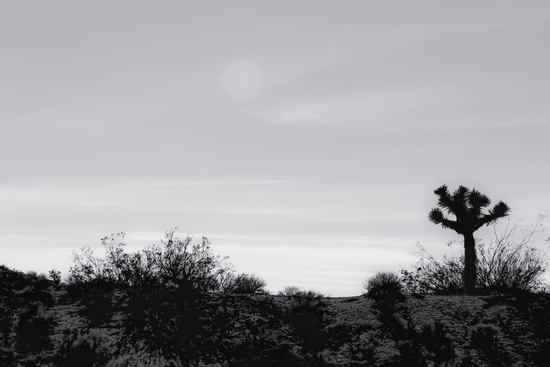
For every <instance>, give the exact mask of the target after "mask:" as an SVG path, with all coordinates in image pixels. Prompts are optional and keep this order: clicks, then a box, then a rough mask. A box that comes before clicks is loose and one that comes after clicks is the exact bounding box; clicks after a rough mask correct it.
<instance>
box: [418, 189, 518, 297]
mask: <svg viewBox="0 0 550 367" xmlns="http://www.w3.org/2000/svg"><path fill="white" fill-rule="evenodd" d="M434 193H435V194H436V195H437V196H439V201H438V203H437V205H438V206H439V208H432V210H431V211H430V214H429V216H428V218H429V219H430V221H432V222H433V223H435V224H441V226H442V227H443V228H445V229H447V228H450V229H452V230H453V231H455V232H456V233H458V234H461V235H462V236H464V273H463V279H464V286H465V287H466V291H467V292H471V291H472V290H473V289H474V288H475V285H476V280H477V267H476V266H477V256H476V243H475V239H474V232H475V231H477V230H478V229H479V228H481V227H482V226H484V225H489V224H491V223H494V222H496V221H497V220H498V219H500V218H503V217H505V216H507V215H508V214H509V212H510V208H509V207H508V205H506V203H504V202H502V201H499V202H498V204H496V205H495V206H494V207H493V209H491V210H489V211H488V213H483V212H482V210H483V209H485V208H486V207H488V206H489V205H490V204H491V200H489V198H488V197H487V196H485V195H483V194H481V193H480V192H479V191H477V190H476V189H475V188H474V189H473V190H470V189H468V188H467V187H464V186H460V187H459V188H458V189H457V190H456V191H455V192H453V193H452V194H450V193H449V191H448V189H447V185H442V186H441V187H439V188H438V189H437V190H435V191H434ZM440 208H441V209H444V210H445V211H446V212H447V213H448V214H452V215H454V216H455V217H456V220H452V219H449V218H448V217H446V216H445V215H444V214H443V212H442V210H441V209H440Z"/></svg>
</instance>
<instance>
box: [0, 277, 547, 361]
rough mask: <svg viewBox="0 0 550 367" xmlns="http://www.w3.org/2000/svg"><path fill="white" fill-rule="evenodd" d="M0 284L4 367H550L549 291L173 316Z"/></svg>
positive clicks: (204, 307) (38, 287)
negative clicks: (543, 293) (148, 320)
mask: <svg viewBox="0 0 550 367" xmlns="http://www.w3.org/2000/svg"><path fill="white" fill-rule="evenodd" d="M2 276H3V277H2V279H3V282H2V287H1V297H2V299H1V301H0V305H1V306H2V307H1V309H2V313H1V317H2V319H1V327H2V329H1V332H2V339H1V342H2V344H1V347H2V349H1V352H0V365H2V366H39V365H41V366H168V365H178V364H177V363H175V362H176V361H183V362H182V363H181V364H179V365H192V366H548V365H550V359H549V357H550V348H549V347H550V345H549V340H550V339H549V326H550V309H549V307H548V305H549V304H550V302H549V299H548V296H547V295H529V294H517V295H504V294H491V295H479V296H435V295H428V296H416V297H412V296H410V297H407V298H406V299H403V300H400V301H396V302H374V301H372V300H369V299H367V298H365V297H363V296H358V297H345V298H325V297H322V296H320V295H318V294H315V293H313V292H301V293H298V294H296V295H294V296H273V295H266V294H257V295H245V294H243V295H225V296H220V295H205V296H204V297H201V298H200V302H199V303H196V304H195V306H193V304H192V303H185V302H187V301H185V302H184V303H185V306H181V305H180V306H178V307H179V308H178V310H180V311H178V312H179V313H174V314H171V313H170V312H171V311H166V310H168V309H169V310H172V308H171V307H172V306H173V305H166V304H163V305H162V306H161V304H160V303H159V305H158V308H155V311H152V310H151V309H143V310H141V311H140V313H136V312H134V311H133V310H130V309H129V308H128V307H129V306H128V304H125V303H124V302H115V301H116V298H117V297H118V296H117V294H116V292H115V293H112V294H111V297H112V298H111V299H107V300H106V299H105V298H101V297H99V298H94V297H86V296H83V295H82V294H81V293H78V292H75V291H74V290H71V289H70V288H67V287H66V286H63V285H55V284H53V283H52V282H50V281H48V280H44V279H41V280H40V279H39V278H40V277H38V278H36V275H35V276H34V278H33V277H32V276H28V275H23V274H21V273H17V272H14V271H10V272H9V273H8V271H7V269H5V268H4V269H3V273H2ZM48 295H50V296H48ZM102 299H103V301H102ZM155 307H157V306H155ZM162 307H164V308H162ZM166 307H169V308H166ZM182 307H184V308H185V310H184V311H181V309H182ZM140 315H144V316H143V320H146V319H147V317H149V318H151V317H156V318H157V319H155V320H157V321H158V323H157V324H156V325H153V326H151V325H149V324H147V323H146V322H145V321H143V320H141V321H140V320H138V319H139V318H140V317H141V316H140ZM140 322H141V324H140ZM136 325H138V326H140V325H141V326H140V327H141V329H139V330H138V329H132V327H133V326H136ZM175 340H177V342H175ZM175 346H178V348H174V347H175ZM184 349H187V350H184ZM163 356H164V357H165V358H164V357H163ZM170 362H174V364H170Z"/></svg>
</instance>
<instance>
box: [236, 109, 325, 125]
mask: <svg viewBox="0 0 550 367" xmlns="http://www.w3.org/2000/svg"><path fill="white" fill-rule="evenodd" d="M241 111H242V112H244V113H247V114H250V115H253V116H258V117H261V118H263V119H266V120H269V121H271V122H274V123H278V124H289V123H295V122H301V123H304V122H305V123H307V122H317V123H323V122H326V119H325V118H324V117H323V116H321V115H319V114H317V113H315V112H313V111H311V110H308V109H307V108H302V109H292V108H288V109H284V108H281V109H272V110H268V111H266V112H254V111H248V110H241Z"/></svg>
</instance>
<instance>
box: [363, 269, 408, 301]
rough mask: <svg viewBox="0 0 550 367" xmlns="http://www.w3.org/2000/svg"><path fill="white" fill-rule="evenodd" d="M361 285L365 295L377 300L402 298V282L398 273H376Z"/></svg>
mask: <svg viewBox="0 0 550 367" xmlns="http://www.w3.org/2000/svg"><path fill="white" fill-rule="evenodd" d="M363 287H364V288H365V290H366V293H365V296H366V297H368V298H370V299H372V300H375V301H377V302H382V301H385V302H390V303H393V302H396V301H398V300H403V299H404V296H403V284H402V282H401V279H400V278H399V275H397V274H395V273H389V272H381V273H376V274H375V275H374V276H373V277H371V278H369V279H368V280H367V281H366V282H365V283H364V284H363Z"/></svg>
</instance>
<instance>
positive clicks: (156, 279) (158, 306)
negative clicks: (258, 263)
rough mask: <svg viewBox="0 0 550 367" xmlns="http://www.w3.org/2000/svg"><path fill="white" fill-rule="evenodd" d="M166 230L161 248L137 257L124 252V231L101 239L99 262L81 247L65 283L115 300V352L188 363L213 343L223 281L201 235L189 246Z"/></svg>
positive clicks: (217, 262) (224, 275)
mask: <svg viewBox="0 0 550 367" xmlns="http://www.w3.org/2000/svg"><path fill="white" fill-rule="evenodd" d="M174 232H175V230H170V231H167V232H166V237H165V239H164V240H163V241H162V244H163V245H162V246H156V245H152V246H149V247H146V248H145V249H144V250H142V251H138V252H136V253H131V254H128V253H125V252H124V246H125V244H124V243H123V239H124V233H122V232H121V233H119V234H116V235H115V234H113V235H111V236H110V237H105V238H103V239H102V244H103V246H104V247H105V250H106V256H105V258H104V259H98V258H96V257H94V256H93V251H91V249H90V248H89V247H88V248H83V250H82V254H76V253H75V254H74V255H73V260H74V261H75V266H74V267H72V268H71V270H70V276H69V285H70V286H76V287H77V288H78V287H85V286H89V285H94V284H95V285H101V291H102V292H103V293H104V294H110V298H109V301H111V300H114V299H115V295H117V297H119V299H120V300H119V301H118V304H119V305H120V306H121V307H122V308H123V312H124V315H125V319H126V321H125V327H124V329H123V330H122V332H121V334H120V340H119V343H118V344H117V345H118V352H119V353H123V352H125V351H126V350H127V349H128V348H133V349H134V351H135V350H141V351H143V352H145V353H149V354H151V355H152V354H155V355H157V356H159V358H160V356H161V357H162V358H163V359H164V360H168V361H179V362H181V363H183V364H189V363H190V361H193V360H194V359H195V358H196V357H197V355H199V354H200V352H201V351H202V350H204V349H205V348H212V343H214V341H215V337H214V335H216V334H217V332H218V331H217V330H214V328H213V327H212V325H214V324H215V320H212V317H211V311H212V309H214V310H215V309H217V307H216V306H215V304H214V303H213V302H212V299H213V297H214V295H215V294H217V293H219V292H221V279H226V278H227V272H228V270H227V267H223V266H222V262H223V260H224V259H220V257H219V256H215V255H214V254H213V252H212V249H211V247H210V242H209V241H208V239H207V238H206V237H203V238H202V241H201V242H198V243H195V244H193V243H192V236H190V235H188V236H187V237H186V238H184V239H180V238H177V237H175V236H174Z"/></svg>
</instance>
